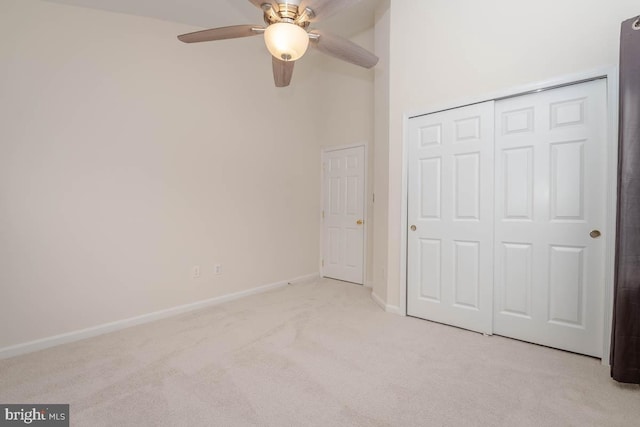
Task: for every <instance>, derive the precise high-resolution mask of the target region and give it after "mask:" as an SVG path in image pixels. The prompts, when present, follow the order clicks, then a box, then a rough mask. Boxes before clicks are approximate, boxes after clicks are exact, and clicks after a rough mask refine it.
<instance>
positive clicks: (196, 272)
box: [191, 265, 200, 279]
mask: <svg viewBox="0 0 640 427" xmlns="http://www.w3.org/2000/svg"><path fill="white" fill-rule="evenodd" d="M191 278H192V279H199V278H200V266H199V265H194V266H193V267H192V268H191Z"/></svg>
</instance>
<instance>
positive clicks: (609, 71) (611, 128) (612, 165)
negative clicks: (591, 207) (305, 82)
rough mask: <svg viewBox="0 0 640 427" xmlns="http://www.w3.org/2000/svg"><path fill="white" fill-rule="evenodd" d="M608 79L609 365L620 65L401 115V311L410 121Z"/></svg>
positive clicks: (403, 311)
mask: <svg viewBox="0 0 640 427" xmlns="http://www.w3.org/2000/svg"><path fill="white" fill-rule="evenodd" d="M598 79H606V81H607V141H606V143H607V159H606V165H605V168H606V175H607V185H606V188H607V202H606V204H607V208H606V214H605V215H606V217H605V223H606V227H605V233H606V235H605V237H606V239H605V265H604V275H605V277H604V279H605V284H604V295H603V301H602V303H603V304H604V311H603V312H604V316H603V318H604V329H603V333H604V337H603V351H602V364H603V365H607V366H608V365H609V356H610V351H611V326H612V317H613V283H614V275H615V243H616V240H615V238H616V210H617V203H618V106H619V104H618V98H619V93H618V87H619V86H618V85H619V83H618V79H619V77H618V67H617V66H610V67H603V68H597V69H593V70H590V71H586V72H582V73H574V74H569V75H564V76H560V77H555V78H552V79H548V80H543V81H540V82H536V83H530V84H526V85H522V86H516V87H512V88H508V89H505V90H500V91H497V92H494V93H491V94H487V95H484V96H477V97H472V98H468V99H461V100H459V101H456V102H452V103H448V104H444V105H435V106H432V107H427V108H424V109H422V110H418V111H413V112H406V113H404V114H403V117H402V192H401V195H402V203H401V215H400V230H401V232H400V286H399V288H400V291H399V293H400V295H399V301H400V306H399V310H398V314H400V315H402V316H406V315H407V286H408V283H407V268H408V265H407V242H408V233H407V227H408V224H409V222H408V221H409V218H408V213H409V212H408V200H409V194H408V172H409V169H408V152H409V132H408V129H409V120H410V119H412V118H415V117H418V116H424V115H427V114H433V113H437V112H440V111H445V110H451V109H454V108H459V107H465V106H468V105H472V104H478V103H481V102H486V101H499V100H501V99H505V98H513V97H516V96H521V95H527V94H531V93H536V92H541V91H543V90H551V89H556V88H559V87H563V86H569V85H574V84H578V83H584V82H587V81H591V80H598Z"/></svg>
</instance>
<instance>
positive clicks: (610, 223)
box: [602, 67, 620, 366]
mask: <svg viewBox="0 0 640 427" xmlns="http://www.w3.org/2000/svg"><path fill="white" fill-rule="evenodd" d="M618 78H619V77H618V68H617V67H616V68H614V69H612V70H611V71H610V72H609V73H608V74H607V92H608V93H607V96H608V103H609V105H608V106H607V112H608V115H609V116H608V122H609V129H608V131H609V132H608V142H609V144H607V148H608V152H607V166H606V167H607V181H608V182H607V213H606V215H607V217H606V229H605V237H606V240H605V247H606V249H605V250H606V253H605V264H604V274H605V276H604V277H605V285H604V296H603V299H604V313H603V317H604V339H603V350H602V364H603V365H605V366H609V357H610V354H611V329H612V327H613V290H614V279H615V267H616V266H615V264H616V225H617V219H618V218H617V214H616V212H617V208H618V145H619V137H618V108H619V97H620V92H619V86H618V84H619V83H618Z"/></svg>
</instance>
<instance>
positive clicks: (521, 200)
mask: <svg viewBox="0 0 640 427" xmlns="http://www.w3.org/2000/svg"><path fill="white" fill-rule="evenodd" d="M606 105H607V100H606V81H605V80H597V81H593V82H589V83H583V84H578V85H573V86H568V87H564V88H560V89H554V90H549V91H545V92H541V93H537V94H532V95H526V96H521V97H516V98H511V99H507V100H502V101H497V102H496V104H495V107H496V110H495V118H496V127H495V129H496V136H495V149H496V151H495V153H496V154H495V168H496V188H495V202H496V205H495V301H494V307H495V318H494V333H495V334H499V335H504V336H508V337H513V338H517V339H521V340H525V341H530V342H534V343H538V344H543V345H547V346H551V347H556V348H560V349H565V350H569V351H574V352H577V353H583V354H588V355H592V356H597V357H601V356H602V326H603V304H602V301H603V297H604V238H603V237H601V234H600V233H601V231H600V230H603V229H604V227H605V203H606V197H605V185H606V175H605V174H606V170H605V164H606V162H605V160H604V159H606V146H605V144H606Z"/></svg>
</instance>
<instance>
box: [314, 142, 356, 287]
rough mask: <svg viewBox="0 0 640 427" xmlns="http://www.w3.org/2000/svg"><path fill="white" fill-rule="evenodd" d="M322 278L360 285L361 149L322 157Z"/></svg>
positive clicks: (329, 153)
mask: <svg viewBox="0 0 640 427" xmlns="http://www.w3.org/2000/svg"><path fill="white" fill-rule="evenodd" d="M322 170H323V211H322V216H323V225H322V230H323V240H322V241H323V261H322V264H323V266H322V274H323V276H324V277H330V278H333V279H338V280H344V281H347V282H353V283H357V284H360V285H362V284H363V283H364V230H365V228H364V196H365V182H364V176H365V175H364V173H365V152H364V146H360V147H355V148H345V149H340V150H331V151H325V153H324V156H323V164H322Z"/></svg>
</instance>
